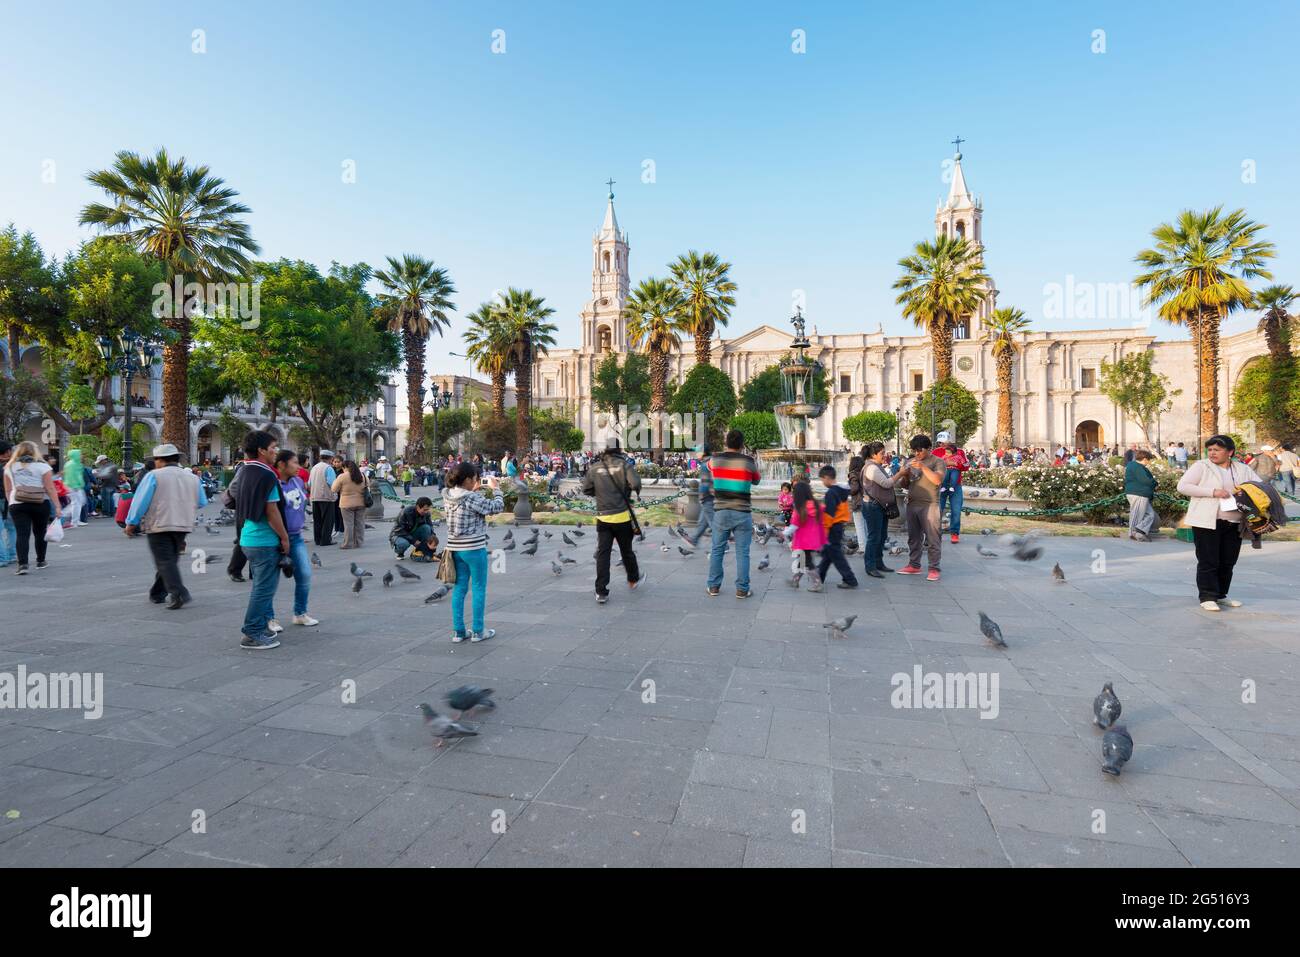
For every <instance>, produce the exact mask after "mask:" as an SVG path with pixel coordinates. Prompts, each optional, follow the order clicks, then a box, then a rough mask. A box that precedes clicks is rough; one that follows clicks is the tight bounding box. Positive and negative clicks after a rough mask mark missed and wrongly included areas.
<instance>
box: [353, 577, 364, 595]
mask: <svg viewBox="0 0 1300 957" xmlns="http://www.w3.org/2000/svg"><path fill="white" fill-rule="evenodd" d="M365 583H366V580H365V579H364V578H361V577H360V576H358V577H356V578H354V579H352V594H354V595H360V594H361V586H363V585H364V584H365Z"/></svg>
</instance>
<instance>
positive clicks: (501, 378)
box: [492, 369, 509, 419]
mask: <svg viewBox="0 0 1300 957" xmlns="http://www.w3.org/2000/svg"><path fill="white" fill-rule="evenodd" d="M508 375H509V373H507V372H506V370H505V369H502V370H500V371H499V372H493V373H492V418H494V419H504V418H505V417H506V377H507V376H508Z"/></svg>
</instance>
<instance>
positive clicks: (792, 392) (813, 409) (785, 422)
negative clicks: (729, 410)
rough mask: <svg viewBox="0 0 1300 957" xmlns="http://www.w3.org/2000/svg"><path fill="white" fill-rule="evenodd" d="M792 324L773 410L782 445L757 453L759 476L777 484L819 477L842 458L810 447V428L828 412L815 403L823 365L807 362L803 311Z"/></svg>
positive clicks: (807, 346)
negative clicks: (821, 470) (778, 399)
mask: <svg viewBox="0 0 1300 957" xmlns="http://www.w3.org/2000/svg"><path fill="white" fill-rule="evenodd" d="M790 321H791V323H792V324H793V325H794V330H795V336H794V341H793V342H791V343H790V349H791V355H790V356H789V357H788V358H785V359H782V360H781V364H780V371H781V398H782V401H781V402H780V403H778V404H777V405H776V406H775V407H774V408H773V409H772V411H773V412H774V413H776V423H777V427H778V428H779V429H780V430H781V445H780V447H779V448H774V449H759V450H758V461H759V472H760V473H761V474H762V476H763V478H764V480H770V481H772V482H775V483H777V484H779V483H781V482H788V481H790V480H791V479H792V478H794V477H796V476H801V475H803V474H804V473H805V472H807V473H809V474H812V475H816V473H817V470H818V469H819V468H821V467H822V466H823V465H830V464H833V463H834V461H835V459H836V457H837V456H839V455H840V454H841V453H839V452H837V451H836V450H834V449H815V448H810V447H809V444H808V425H809V423H810V422H812V421H813V420H814V419H816V418H818V417H819V416H821V414H822V413H823V412H825V411H826V405H825V403H823V402H815V401H813V383H814V382H816V381H817V380H818V379H819V378H820V377H821V375H822V364H821V363H820V362H818V361H817V360H816V359H810V358H808V349H809V348H810V347H811V346H812V343H810V342H809V341H808V336H807V335H806V334H805V332H804V323H805V320H804V317H803V310H802V309H799V308H796V309H795V314H794V318H793V319H791V320H790Z"/></svg>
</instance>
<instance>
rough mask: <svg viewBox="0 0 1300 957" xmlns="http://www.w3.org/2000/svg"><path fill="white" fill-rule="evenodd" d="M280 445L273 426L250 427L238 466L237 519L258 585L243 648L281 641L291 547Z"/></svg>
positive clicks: (245, 626)
mask: <svg viewBox="0 0 1300 957" xmlns="http://www.w3.org/2000/svg"><path fill="white" fill-rule="evenodd" d="M279 451H280V450H279V447H278V446H277V445H276V441H275V436H273V435H271V434H270V433H269V432H261V431H255V432H249V433H248V435H247V436H246V437H245V438H244V456H245V458H244V466H243V468H241V469H240V470H239V481H238V483H237V484H238V491H237V492H236V495H235V520H236V522H237V523H238V525H239V529H240V531H239V547H240V548H241V549H242V550H243V553H244V555H245V557H246V558H247V559H248V569H249V574H250V575H251V576H252V579H253V587H252V589H251V590H250V592H249V595H248V608H247V610H246V611H245V612H244V624H243V628H242V629H241V630H242V632H243V635H244V638H243V640H242V641H241V642H240V647H241V648H247V649H249V650H250V651H263V650H267V649H270V648H278V647H280V640H279V639H278V638H276V637H275V635H276V630H277V628H278V626H276V628H272V627H271V625H270V623H271V621H272V620H273V619H274V617H275V614H274V602H275V590H276V587H277V586H278V585H279V583H280V559H281V557H285V558H287V557H288V555H289V551H290V544H289V533H288V531H287V530H286V529H285V525H284V515H283V514H282V512H281V509H280V502H281V501H282V500H283V498H284V496H283V495H281V494H280V476H279V473H277V472H276V470H275V456H276V453H278V452H279Z"/></svg>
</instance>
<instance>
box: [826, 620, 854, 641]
mask: <svg viewBox="0 0 1300 957" xmlns="http://www.w3.org/2000/svg"><path fill="white" fill-rule="evenodd" d="M857 617H858V616H857V615H845V616H844V617H843V618H836V619H835V620H834V621H828V622H826V624H824V625H822V627H823V628H829V629H830V630H831V637H832V638H847V637H848V635H846V634H845V632H846V631H848V630H849V628H850V627H852V625H853V622H854V621H856V620H857Z"/></svg>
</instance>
